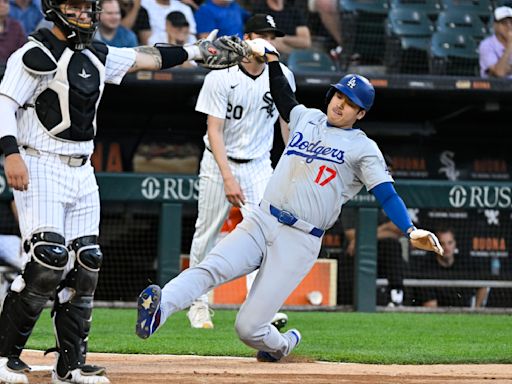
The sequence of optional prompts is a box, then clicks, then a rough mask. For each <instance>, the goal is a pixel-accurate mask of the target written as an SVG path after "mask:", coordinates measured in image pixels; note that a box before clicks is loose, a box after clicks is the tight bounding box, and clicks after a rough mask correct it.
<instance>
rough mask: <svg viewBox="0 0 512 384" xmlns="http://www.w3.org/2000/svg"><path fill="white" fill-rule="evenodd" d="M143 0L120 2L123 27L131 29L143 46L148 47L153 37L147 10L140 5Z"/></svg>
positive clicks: (120, 0)
mask: <svg viewBox="0 0 512 384" xmlns="http://www.w3.org/2000/svg"><path fill="white" fill-rule="evenodd" d="M140 1H141V0H119V5H120V6H121V17H122V18H121V25H123V26H124V27H126V28H128V29H131V30H132V31H133V32H134V33H135V34H136V35H137V38H138V40H139V43H140V44H141V45H147V44H148V39H149V36H151V25H149V16H148V11H146V8H144V7H143V6H141V5H140Z"/></svg>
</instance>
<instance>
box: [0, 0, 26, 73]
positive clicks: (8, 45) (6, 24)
mask: <svg viewBox="0 0 512 384" xmlns="http://www.w3.org/2000/svg"><path fill="white" fill-rule="evenodd" d="M25 41H26V38H25V32H24V31H23V27H22V26H21V24H20V22H19V21H17V20H14V19H12V18H10V17H9V0H0V63H5V62H6V61H7V59H8V58H9V56H10V55H11V53H13V52H14V51H15V50H17V49H18V48H19V47H21V46H22V45H23V44H25Z"/></svg>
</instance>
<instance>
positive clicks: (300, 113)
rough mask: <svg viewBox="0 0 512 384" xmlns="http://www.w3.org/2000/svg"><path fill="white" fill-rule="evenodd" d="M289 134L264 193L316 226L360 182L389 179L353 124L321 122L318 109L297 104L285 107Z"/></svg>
mask: <svg viewBox="0 0 512 384" xmlns="http://www.w3.org/2000/svg"><path fill="white" fill-rule="evenodd" d="M289 126H290V139H289V141H288V144H287V146H286V148H285V150H284V152H283V154H282V156H281V159H280V160H279V163H278V165H277V167H276V169H275V170H274V175H273V176H272V178H271V179H270V181H269V183H268V186H267V189H266V190H265V193H264V199H265V200H267V201H268V202H270V203H271V204H272V205H274V206H276V207H277V208H279V209H282V210H286V211H289V212H291V213H292V214H294V215H295V216H296V217H298V218H300V219H302V220H304V221H306V222H308V223H310V224H313V225H314V226H316V227H318V228H322V229H327V228H330V227H331V226H332V225H334V222H335V221H336V219H337V218H338V216H339V214H340V210H341V207H342V206H343V204H345V203H346V202H347V201H348V200H350V199H351V198H352V197H354V196H355V195H356V194H357V193H358V192H359V191H360V190H361V188H362V187H363V185H364V186H366V188H367V189H368V190H371V189H372V188H374V187H375V186H377V185H378V184H381V183H383V182H392V181H393V178H392V177H391V175H390V174H389V172H388V170H387V167H386V162H385V160H384V157H383V156H382V153H381V151H380V149H379V147H378V146H377V144H376V143H375V142H374V141H373V140H371V139H369V138H368V137H367V136H366V134H365V133H364V132H363V131H361V130H359V129H353V128H351V129H341V128H336V127H333V126H330V125H328V124H327V116H326V115H325V114H324V113H323V112H322V111H320V110H318V109H308V108H306V107H305V106H304V105H298V106H296V107H295V108H293V109H292V111H291V113H290V124H289Z"/></svg>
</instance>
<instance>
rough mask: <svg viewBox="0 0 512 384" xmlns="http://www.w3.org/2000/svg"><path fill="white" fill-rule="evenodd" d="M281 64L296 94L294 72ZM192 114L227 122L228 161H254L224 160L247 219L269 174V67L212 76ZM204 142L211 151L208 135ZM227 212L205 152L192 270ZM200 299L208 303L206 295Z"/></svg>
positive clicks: (273, 116)
mask: <svg viewBox="0 0 512 384" xmlns="http://www.w3.org/2000/svg"><path fill="white" fill-rule="evenodd" d="M281 66H282V68H283V72H284V74H285V75H286V77H287V79H288V82H289V83H290V85H291V88H292V89H293V91H295V79H294V77H293V74H292V72H291V71H290V70H289V69H288V68H287V67H286V66H284V65H283V64H281ZM196 111H199V112H203V113H205V114H207V115H212V116H215V117H217V118H220V119H225V122H224V131H223V134H224V144H225V147H226V154H227V156H228V157H232V158H235V159H251V160H252V161H250V162H248V163H244V164H238V163H236V162H233V161H230V160H228V162H229V165H230V168H231V171H232V172H233V175H234V177H235V178H236V180H237V181H238V183H239V184H240V188H241V189H242V191H243V193H244V196H245V198H246V203H245V205H244V206H243V207H242V214H243V215H245V214H246V213H247V212H248V211H250V210H251V209H252V208H254V207H255V206H257V205H258V204H259V202H260V200H261V198H262V196H263V191H264V190H265V186H266V185H267V182H268V180H269V179H270V177H271V175H272V166H271V162H270V150H271V149H272V144H273V140H274V124H275V122H276V120H277V119H278V117H279V112H278V111H277V108H276V107H275V105H274V102H273V100H272V98H271V96H270V88H269V77H268V67H267V66H265V69H264V71H263V72H262V73H261V74H260V75H259V76H258V77H256V78H255V77H254V76H251V75H249V74H247V73H246V72H245V70H243V68H242V67H232V68H227V69H223V70H219V71H212V72H210V73H209V74H208V75H207V76H206V78H205V81H204V84H203V87H202V89H201V92H200V93H199V98H198V100H197V104H196ZM204 143H205V145H206V147H207V148H211V147H210V143H209V141H208V134H206V135H205V136H204ZM230 208H231V204H230V203H229V201H228V200H227V199H226V196H225V193H224V183H223V179H222V175H221V173H220V171H219V167H218V165H217V163H216V161H215V158H214V157H213V154H212V153H211V152H210V151H209V150H208V149H205V151H204V154H203V158H202V160H201V166H200V171H199V198H198V218H197V221H196V226H195V233H194V238H193V240H192V247H191V250H190V265H191V266H194V265H197V264H198V263H200V262H201V260H203V259H204V257H205V255H206V254H207V253H208V252H209V251H210V250H211V249H212V248H213V246H214V244H215V240H216V236H217V234H218V233H219V231H220V229H221V227H222V224H223V222H224V220H225V219H226V217H227V216H228V213H229V210H230ZM201 300H202V301H206V297H205V296H203V297H202V298H201Z"/></svg>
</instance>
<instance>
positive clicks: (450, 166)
mask: <svg viewBox="0 0 512 384" xmlns="http://www.w3.org/2000/svg"><path fill="white" fill-rule="evenodd" d="M454 157H455V153H454V152H452V151H444V152H442V153H441V156H440V157H439V160H440V161H441V164H443V165H444V167H441V168H439V173H444V174H446V177H447V178H448V180H452V181H455V180H457V179H458V178H459V175H460V172H459V171H457V169H456V168H455V162H454V161H453V158H454Z"/></svg>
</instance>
